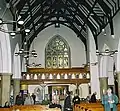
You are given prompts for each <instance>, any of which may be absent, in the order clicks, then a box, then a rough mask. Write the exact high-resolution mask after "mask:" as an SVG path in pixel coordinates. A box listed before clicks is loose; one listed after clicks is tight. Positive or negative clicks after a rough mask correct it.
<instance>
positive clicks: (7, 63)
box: [0, 24, 12, 73]
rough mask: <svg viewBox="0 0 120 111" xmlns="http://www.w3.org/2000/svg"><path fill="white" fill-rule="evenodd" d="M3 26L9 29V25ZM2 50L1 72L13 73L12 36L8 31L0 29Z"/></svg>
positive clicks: (0, 46)
mask: <svg viewBox="0 0 120 111" xmlns="http://www.w3.org/2000/svg"><path fill="white" fill-rule="evenodd" d="M3 28H4V29H5V30H7V25H6V24H4V25H3ZM0 50H1V51H0V53H1V54H0V55H1V70H0V73H12V64H11V46H10V38H9V34H8V33H4V32H2V31H0Z"/></svg>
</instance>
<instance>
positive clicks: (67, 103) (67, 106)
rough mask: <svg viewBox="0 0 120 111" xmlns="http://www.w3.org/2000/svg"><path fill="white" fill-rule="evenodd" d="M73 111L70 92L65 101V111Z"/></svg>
mask: <svg viewBox="0 0 120 111" xmlns="http://www.w3.org/2000/svg"><path fill="white" fill-rule="evenodd" d="M71 110H72V105H71V97H70V92H69V91H67V93H66V98H65V101H64V111H71Z"/></svg>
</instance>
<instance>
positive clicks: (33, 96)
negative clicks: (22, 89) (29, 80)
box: [31, 93, 36, 104]
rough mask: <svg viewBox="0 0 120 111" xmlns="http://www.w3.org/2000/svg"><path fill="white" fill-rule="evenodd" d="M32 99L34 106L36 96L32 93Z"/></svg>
mask: <svg viewBox="0 0 120 111" xmlns="http://www.w3.org/2000/svg"><path fill="white" fill-rule="evenodd" d="M31 96H32V98H33V101H34V104H35V101H36V95H35V94H34V93H32V95H31Z"/></svg>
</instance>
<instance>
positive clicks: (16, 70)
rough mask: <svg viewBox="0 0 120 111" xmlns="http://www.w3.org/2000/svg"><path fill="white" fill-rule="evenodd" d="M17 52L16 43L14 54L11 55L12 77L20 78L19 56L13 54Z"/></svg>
mask: <svg viewBox="0 0 120 111" xmlns="http://www.w3.org/2000/svg"><path fill="white" fill-rule="evenodd" d="M16 52H19V45H18V43H17V44H16V47H15V50H14V55H13V78H21V63H20V56H19V55H18V56H15V53H16Z"/></svg>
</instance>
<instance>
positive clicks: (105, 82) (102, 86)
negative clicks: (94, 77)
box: [100, 77, 108, 97]
mask: <svg viewBox="0 0 120 111" xmlns="http://www.w3.org/2000/svg"><path fill="white" fill-rule="evenodd" d="M107 89H108V77H101V78H100V95H101V97H102V95H103V91H107Z"/></svg>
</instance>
